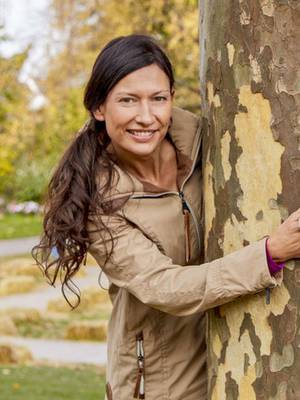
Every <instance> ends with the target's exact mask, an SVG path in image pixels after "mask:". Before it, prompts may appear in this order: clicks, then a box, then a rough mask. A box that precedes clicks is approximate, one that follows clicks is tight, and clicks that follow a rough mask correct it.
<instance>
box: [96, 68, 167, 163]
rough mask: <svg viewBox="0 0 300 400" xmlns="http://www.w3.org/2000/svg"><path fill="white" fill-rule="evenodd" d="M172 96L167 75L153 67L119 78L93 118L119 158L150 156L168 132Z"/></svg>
mask: <svg viewBox="0 0 300 400" xmlns="http://www.w3.org/2000/svg"><path fill="white" fill-rule="evenodd" d="M172 97H173V94H172V93H171V90H170V82H169V78H168V76H167V75H166V74H165V73H164V72H163V70H162V69H160V68H159V67H158V66H157V65H156V64H152V65H149V66H147V67H144V68H141V69H138V70H136V71H134V72H132V73H130V74H129V75H127V76H125V77H124V78H123V79H121V80H120V81H119V82H118V83H117V84H116V85H115V86H114V87H113V89H112V90H111V91H110V92H109V94H108V96H107V98H106V100H105V102H104V103H103V104H102V105H101V106H100V108H99V109H98V110H97V111H96V112H94V116H95V118H96V119H98V120H99V121H105V124H106V130H107V133H108V135H109V137H110V139H111V142H112V144H113V146H114V148H115V150H116V152H117V153H119V155H124V156H131V157H132V156H135V157H136V156H137V157H149V156H151V155H152V154H154V153H155V151H156V150H157V149H159V147H160V144H161V142H162V141H163V139H164V137H165V136H166V133H167V131H168V128H169V125H170V120H171V112H172Z"/></svg>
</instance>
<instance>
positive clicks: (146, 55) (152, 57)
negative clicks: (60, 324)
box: [32, 35, 174, 308]
mask: <svg viewBox="0 0 300 400" xmlns="http://www.w3.org/2000/svg"><path fill="white" fill-rule="evenodd" d="M151 64H156V65H158V66H159V67H160V68H161V69H162V70H163V71H164V72H165V73H166V75H167V76H168V78H169V81H170V89H171V90H172V89H173V86H174V75H173V69H172V65H171V63H170V60H169V59H168V57H167V56H166V54H165V53H164V51H163V50H162V49H161V48H160V46H159V45H158V44H157V43H156V42H155V41H154V39H153V38H151V37H149V36H145V35H129V36H123V37H118V38H116V39H113V40H112V41H110V42H109V43H108V44H107V45H106V46H105V47H104V48H103V50H102V51H101V52H100V54H99V55H98V56H97V58H96V61H95V64H94V66H93V69H92V73H91V76H90V79H89V81H88V83H87V85H86V88H85V94H84V106H85V108H86V109H87V110H88V111H89V113H90V119H89V120H88V121H87V123H86V124H85V125H84V127H83V128H82V129H81V130H80V131H79V132H78V133H77V134H76V135H75V138H74V139H73V141H72V142H71V144H70V145H69V147H68V149H67V150H66V151H65V153H64V154H63V156H62V158H61V160H60V162H59V164H58V167H57V168H56V170H55V172H54V174H53V176H52V178H51V180H50V183H49V186H48V193H47V198H46V204H45V214H44V222H43V234H42V236H41V239H40V243H39V244H38V245H37V246H35V247H34V248H33V249H32V256H33V258H34V259H35V260H36V262H37V264H38V265H39V266H40V267H41V268H42V270H43V272H44V274H45V276H46V278H47V280H48V282H49V283H50V284H51V285H55V282H56V280H57V278H58V276H59V277H60V281H61V283H62V293H63V295H64V297H65V299H66V301H67V302H68V303H69V305H70V306H71V307H72V308H74V307H76V306H77V305H78V304H79V302H80V290H79V289H78V287H77V286H76V285H75V284H74V282H73V281H72V278H73V277H74V275H75V274H76V273H77V272H78V270H79V268H80V265H81V264H82V263H83V262H84V260H85V257H86V254H87V250H88V247H89V234H88V230H87V224H88V220H89V216H90V215H93V216H94V218H93V221H94V222H95V221H96V227H97V234H99V238H100V239H101V238H103V237H104V236H103V235H104V234H105V235H107V234H109V235H110V238H111V239H112V240H111V243H113V233H112V232H111V231H110V230H109V229H108V227H107V226H106V225H105V223H104V222H103V221H102V219H101V216H100V211H101V213H102V214H103V204H104V202H103V200H104V198H106V197H107V195H108V193H109V192H110V190H111V189H112V185H113V182H116V181H117V180H118V176H116V175H117V172H116V169H115V168H114V163H113V160H112V159H111V156H110V155H109V153H108V151H107V150H106V149H107V146H108V144H109V143H110V139H109V136H108V135H107V132H106V128H105V121H98V120H96V119H95V117H94V115H93V112H95V111H96V110H97V109H98V108H99V106H100V105H101V104H103V102H104V101H105V99H106V97H107V95H108V93H109V92H110V90H111V89H112V88H113V87H114V86H115V85H116V84H117V83H118V82H119V81H120V80H121V79H122V78H124V77H125V76H126V75H128V74H130V73H131V72H133V71H136V70H137V69H140V68H143V67H145V66H148V65H151ZM100 176H101V177H102V176H105V179H104V183H103V184H102V181H103V179H101V187H99V185H97V184H96V178H99V177H100ZM115 179H116V180H115ZM97 182H99V179H97ZM105 204H106V207H105V212H106V213H108V214H109V213H113V212H114V211H115V210H114V209H113V205H112V204H111V205H108V204H107V203H105ZM103 242H104V240H103ZM104 247H105V246H104ZM105 249H106V250H104V251H105V260H106V261H105V262H107V261H108V259H109V258H110V256H111V254H112V251H113V244H112V246H110V248H109V249H108V248H106V247H105ZM54 254H55V255H54ZM102 267H103V266H102ZM68 291H69V292H71V293H73V294H74V295H75V296H76V297H75V298H76V301H75V303H73V302H71V301H70V299H68V296H67V295H66V293H67V292H68Z"/></svg>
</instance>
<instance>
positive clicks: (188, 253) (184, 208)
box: [179, 192, 191, 263]
mask: <svg viewBox="0 0 300 400" xmlns="http://www.w3.org/2000/svg"><path fill="white" fill-rule="evenodd" d="M179 197H180V199H181V202H182V213H183V218H184V237H185V262H186V263H188V262H189V261H190V259H191V240H190V213H191V212H190V209H189V207H188V205H187V203H186V201H185V198H184V193H183V192H179Z"/></svg>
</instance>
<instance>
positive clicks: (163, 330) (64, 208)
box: [35, 35, 300, 400]
mask: <svg viewBox="0 0 300 400" xmlns="http://www.w3.org/2000/svg"><path fill="white" fill-rule="evenodd" d="M173 97H174V78H173V72H172V66H171V64H170V61H169V60H168V58H167V57H166V55H165V54H164V52H163V51H162V50H161V49H160V48H159V46H158V45H157V44H156V43H155V42H154V41H153V40H152V39H151V38H149V37H146V36H142V35H131V36H127V37H121V38H117V39H114V40H113V41H111V42H110V43H108V44H107V46H106V47H105V48H104V49H103V50H102V52H101V53H100V54H99V56H98V57H97V59H96V62H95V65H94V67H93V71H92V74H91V77H90V80H89V82H88V84H87V87H86V92H85V99H84V104H85V107H86V108H87V110H88V111H89V112H90V115H91V118H90V121H89V122H88V123H87V125H86V126H85V127H84V128H83V129H82V130H81V131H80V132H79V134H78V135H77V136H76V138H75V140H74V141H73V143H72V144H71V145H70V147H69V149H68V150H67V151H66V153H65V155H64V156H63V158H62V160H61V162H60V164H59V166H58V169H57V170H56V172H55V174H54V176H53V178H52V180H51V182H50V186H49V198H48V203H47V207H46V210H47V212H46V216H45V221H44V229H45V233H44V236H43V238H42V240H41V243H40V246H38V247H37V248H36V249H35V257H36V258H37V259H39V260H42V261H43V262H42V264H43V266H44V267H45V268H46V274H47V276H48V277H49V276H50V275H49V270H50V269H51V267H53V268H55V269H56V270H55V274H54V275H52V278H51V279H52V282H54V281H55V279H56V276H57V274H58V273H59V272H60V273H62V274H63V276H64V286H67V287H70V288H72V286H70V278H72V277H73V276H74V274H75V273H76V272H77V271H78V269H79V267H80V264H81V262H82V261H83V260H84V257H85V255H86V252H87V251H89V252H90V253H91V254H92V255H93V256H94V257H95V259H96V260H97V261H98V263H99V265H100V266H101V267H102V268H103V270H104V271H105V273H106V275H107V277H108V279H109V281H110V286H109V294H110V297H111V300H112V303H113V311H112V316H111V319H110V323H109V332H108V365H107V385H106V397H107V399H108V400H110V399H114V400H116V399H117V400H121V399H124V400H125V399H126V400H128V399H133V398H135V399H142V398H146V399H149V400H157V399H172V400H182V399H185V400H199V399H205V398H206V345H205V319H204V316H205V313H204V312H205V311H206V310H207V309H209V308H212V307H215V306H217V305H220V304H224V303H226V302H229V301H232V300H234V299H235V298H236V297H238V296H241V295H246V294H249V293H255V292H258V291H260V290H263V289H264V288H268V287H273V286H276V285H278V284H279V283H280V279H281V277H280V274H277V272H278V271H279V270H280V269H281V268H282V267H283V264H276V263H275V262H276V261H277V262H278V263H282V262H284V261H286V260H288V259H291V258H295V257H300V246H299V243H300V231H299V218H300V210H297V211H296V212H295V213H294V214H292V215H291V216H290V217H289V218H288V219H287V220H286V221H285V222H284V223H283V224H282V225H281V226H280V227H279V228H278V229H277V230H276V232H274V233H273V234H272V235H271V236H270V237H269V238H268V251H269V254H268V257H269V261H268V259H267V253H266V242H267V238H264V239H262V240H260V241H258V242H255V243H252V244H250V245H249V246H247V247H245V248H243V249H241V250H239V251H237V252H235V253H232V254H230V255H227V256H225V257H223V258H221V259H217V260H214V261H212V262H210V263H205V264H203V242H202V240H201V235H202V229H201V220H202V219H201V217H202V209H201V203H202V201H201V199H202V177H201V153H200V146H201V126H200V124H199V121H198V120H197V118H196V117H195V116H194V115H193V114H191V113H189V112H187V111H183V110H180V109H174V108H173V107H172V102H173ZM54 246H56V248H57V249H58V253H59V257H58V260H55V261H52V262H51V259H50V253H51V249H52V248H53V247H54ZM39 251H42V254H41V257H40V256H39ZM271 258H272V259H273V260H272V259H271ZM250 266H251V268H249V267H250ZM53 276H54V277H53Z"/></svg>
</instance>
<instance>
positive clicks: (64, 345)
mask: <svg viewBox="0 0 300 400" xmlns="http://www.w3.org/2000/svg"><path fill="white" fill-rule="evenodd" d="M0 343H1V344H3V343H8V344H14V345H19V346H25V347H26V348H27V349H28V350H30V351H31V354H32V356H33V358H34V359H35V360H41V361H42V360H43V361H51V362H63V363H74V364H77V363H78V364H82V363H83V364H95V365H105V364H106V361H107V356H106V350H107V346H106V343H100V342H77V341H76V342H75V341H71V340H45V339H29V338H22V337H12V336H0Z"/></svg>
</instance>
